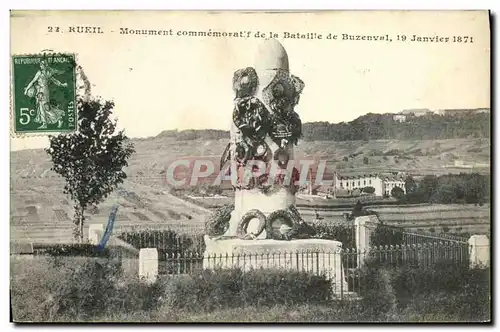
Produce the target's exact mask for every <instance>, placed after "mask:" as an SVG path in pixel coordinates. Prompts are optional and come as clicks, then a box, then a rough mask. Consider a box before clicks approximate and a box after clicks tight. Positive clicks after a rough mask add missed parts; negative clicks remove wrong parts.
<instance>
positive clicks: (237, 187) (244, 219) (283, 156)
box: [204, 39, 347, 289]
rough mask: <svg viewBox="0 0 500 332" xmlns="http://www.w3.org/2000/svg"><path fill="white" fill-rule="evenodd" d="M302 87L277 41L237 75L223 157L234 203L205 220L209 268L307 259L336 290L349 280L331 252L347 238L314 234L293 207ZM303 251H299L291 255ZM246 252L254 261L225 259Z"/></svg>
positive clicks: (269, 43) (265, 44)
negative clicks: (326, 237)
mask: <svg viewBox="0 0 500 332" xmlns="http://www.w3.org/2000/svg"><path fill="white" fill-rule="evenodd" d="M304 86H305V85H304V82H303V81H302V80H301V79H300V78H298V77H296V76H294V75H292V74H291V73H290V67H289V59H288V55H287V52H286V50H285V48H284V47H283V46H282V45H281V44H280V43H279V42H278V41H277V40H275V39H267V40H265V41H263V43H262V44H261V45H260V47H259V48H258V51H257V55H256V58H255V63H254V67H247V68H243V69H239V70H237V71H236V72H235V73H234V76H233V91H234V95H235V99H234V105H235V106H234V110H233V113H232V123H231V130H230V142H229V143H228V145H227V147H226V149H225V151H224V153H223V155H222V158H221V169H223V168H224V167H225V166H226V165H229V166H230V167H229V170H230V173H231V178H232V184H233V188H234V196H235V197H234V204H230V205H227V206H224V207H222V208H220V209H219V210H217V211H216V212H215V213H214V214H213V215H212V216H210V217H209V219H208V220H207V221H206V233H207V235H206V236H205V243H206V252H205V260H204V267H205V268H214V267H216V266H218V267H230V266H239V267H241V268H244V269H247V268H258V267H271V266H274V267H284V268H297V267H299V266H306V265H307V266H314V269H315V271H316V272H318V273H321V272H327V273H328V274H329V275H330V276H331V277H332V279H333V280H334V282H335V283H336V284H337V286H336V287H335V288H336V289H339V287H338V286H339V284H342V285H343V286H345V285H344V283H345V282H344V281H343V280H342V279H343V278H341V275H342V273H340V269H341V259H340V255H336V254H333V253H339V252H340V249H341V247H342V244H341V243H340V242H338V241H332V240H323V239H313V238H309V237H308V234H307V232H304V230H305V229H306V227H305V226H306V224H305V223H304V221H303V219H302V217H301V216H300V213H299V212H298V211H297V209H296V208H295V193H296V192H297V190H298V187H299V178H300V174H299V170H298V164H297V163H296V161H295V160H294V146H295V145H296V144H297V142H298V141H299V139H300V138H301V134H302V123H301V120H300V117H299V115H298V114H297V113H296V112H295V106H296V105H297V104H298V102H299V98H300V95H301V93H302V90H303V89H304ZM299 251H300V252H301V255H294V254H292V253H297V252H299ZM304 253H305V254H304ZM313 253H314V254H313ZM319 253H324V255H327V256H321V257H320V255H319ZM287 254H290V256H289V257H288V256H287V258H286V259H284V256H283V255H285V256H286V255H287ZM241 255H245V256H248V257H252V255H253V256H255V259H250V260H249V261H245V260H241V259H230V260H228V259H226V257H234V256H241ZM269 255H271V257H275V259H274V258H271V259H270V258H269V257H270V256H269ZM273 255H274V256H273ZM313 256H314V257H313ZM217 257H224V258H225V259H217ZM278 257H280V258H279V259H278ZM346 289H347V288H346Z"/></svg>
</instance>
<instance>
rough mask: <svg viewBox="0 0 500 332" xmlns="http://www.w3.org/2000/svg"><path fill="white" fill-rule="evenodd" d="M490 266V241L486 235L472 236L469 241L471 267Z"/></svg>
mask: <svg viewBox="0 0 500 332" xmlns="http://www.w3.org/2000/svg"><path fill="white" fill-rule="evenodd" d="M489 265H490V240H489V239H488V237H487V236H486V235H472V236H471V237H470V239H469V266H470V268H475V267H480V268H481V267H483V268H484V267H488V266H489Z"/></svg>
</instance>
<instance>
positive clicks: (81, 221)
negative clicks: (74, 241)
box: [78, 207, 85, 243]
mask: <svg viewBox="0 0 500 332" xmlns="http://www.w3.org/2000/svg"><path fill="white" fill-rule="evenodd" d="M84 212H85V208H83V207H82V208H81V210H80V224H79V225H78V227H79V229H78V230H79V233H80V239H79V240H80V243H83V223H84V221H85V215H84Z"/></svg>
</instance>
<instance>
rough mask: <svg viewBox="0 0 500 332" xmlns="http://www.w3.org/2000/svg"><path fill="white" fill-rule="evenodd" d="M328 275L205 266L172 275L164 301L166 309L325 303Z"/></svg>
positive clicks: (328, 290)
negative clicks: (209, 268)
mask: <svg viewBox="0 0 500 332" xmlns="http://www.w3.org/2000/svg"><path fill="white" fill-rule="evenodd" d="M330 287H331V285H330V282H329V281H328V280H327V279H326V277H325V276H316V275H312V274H309V273H306V272H296V271H286V270H278V269H256V270H251V271H248V272H245V273H243V272H242V271H241V270H240V269H221V270H203V271H201V272H199V273H196V274H194V275H192V276H185V277H178V278H171V279H170V280H169V281H168V282H167V285H166V290H165V300H164V301H163V304H164V305H165V307H166V309H167V310H188V311H194V312H196V311H198V312H199V311H212V310H216V309H224V308H234V307H245V306H273V305H278V304H285V305H298V304H307V303H322V302H324V301H326V300H328V299H329V296H330V293H331V290H330Z"/></svg>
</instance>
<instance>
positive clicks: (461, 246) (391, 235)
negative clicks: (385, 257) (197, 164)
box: [366, 223, 470, 260]
mask: <svg viewBox="0 0 500 332" xmlns="http://www.w3.org/2000/svg"><path fill="white" fill-rule="evenodd" d="M366 225H367V227H368V228H369V229H370V245H374V246H380V245H382V246H392V247H393V246H419V247H420V248H422V250H425V251H429V250H430V249H428V248H430V247H432V248H433V249H432V251H433V252H434V251H436V250H437V249H436V246H439V247H445V248H453V253H454V255H456V256H459V257H460V259H461V260H468V259H469V253H470V250H469V238H467V237H461V236H456V235H451V234H445V233H440V234H434V233H429V232H425V231H422V230H416V229H408V228H404V227H398V226H390V225H385V224H379V223H367V224H366Z"/></svg>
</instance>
